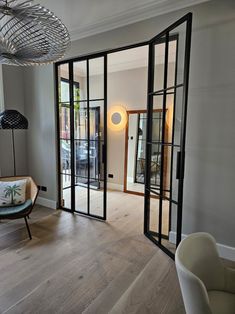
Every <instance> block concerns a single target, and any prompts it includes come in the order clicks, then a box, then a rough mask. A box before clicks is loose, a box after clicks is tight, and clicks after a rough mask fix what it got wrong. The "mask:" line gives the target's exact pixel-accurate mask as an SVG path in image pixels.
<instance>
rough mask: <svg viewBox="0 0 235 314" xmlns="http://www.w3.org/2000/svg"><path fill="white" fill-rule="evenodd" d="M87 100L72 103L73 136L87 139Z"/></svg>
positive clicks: (78, 138)
mask: <svg viewBox="0 0 235 314" xmlns="http://www.w3.org/2000/svg"><path fill="white" fill-rule="evenodd" d="M87 132H88V128H87V102H75V103H74V138H75V139H77V140H87V138H88V134H87Z"/></svg>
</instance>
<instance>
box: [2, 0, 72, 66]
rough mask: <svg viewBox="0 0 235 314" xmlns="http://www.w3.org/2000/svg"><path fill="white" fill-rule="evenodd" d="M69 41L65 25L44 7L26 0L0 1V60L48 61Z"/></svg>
mask: <svg viewBox="0 0 235 314" xmlns="http://www.w3.org/2000/svg"><path fill="white" fill-rule="evenodd" d="M69 44H70V36H69V33H68V30H67V28H66V26H65V25H64V24H63V23H62V22H61V21H60V19H59V18H58V17H56V16H55V15H54V14H53V13H52V12H50V11H49V10H48V9H46V8H44V7H43V6H41V5H40V4H34V2H33V1H30V0H8V1H7V0H6V1H5V0H0V63H4V64H10V65H21V66H26V65H36V64H47V63H51V62H54V61H56V60H59V59H60V58H62V57H63V56H64V54H65V52H66V49H67V48H68V46H69Z"/></svg>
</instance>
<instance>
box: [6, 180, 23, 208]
mask: <svg viewBox="0 0 235 314" xmlns="http://www.w3.org/2000/svg"><path fill="white" fill-rule="evenodd" d="M20 191H21V188H20V186H19V185H16V184H14V185H12V186H10V185H8V186H7V187H6V188H5V190H4V193H5V197H10V198H11V204H14V197H15V196H16V195H20Z"/></svg>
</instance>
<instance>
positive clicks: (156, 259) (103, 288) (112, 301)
mask: <svg viewBox="0 0 235 314" xmlns="http://www.w3.org/2000/svg"><path fill="white" fill-rule="evenodd" d="M29 223H30V228H31V231H32V235H33V239H32V240H31V241H30V240H28V236H27V231H26V228H25V225H24V221H23V220H22V221H20V220H18V221H7V222H4V221H2V222H1V223H0V313H2V314H3V313H24V314H25V313H34V314H35V313H40V314H41V313H43V314H47V313H48V314H49V313H50V314H53V313H97V314H103V313H104V314H105V313H112V312H113V313H118V312H119V308H121V304H126V306H124V307H123V306H122V309H121V310H120V313H141V314H145V313H157V314H158V313H159V314H160V313H169V314H170V313H184V309H183V304H182V298H181V294H180V290H179V285H178V281H177V277H176V272H175V266H174V262H173V261H172V260H171V259H170V258H169V257H168V256H166V255H165V254H164V253H162V252H161V251H160V250H159V249H158V248H157V247H155V246H154V245H153V244H152V243H151V242H150V241H149V240H148V239H147V238H145V236H144V235H143V234H142V230H143V198H142V197H140V196H135V195H128V194H124V193H121V192H114V191H113V192H109V195H108V222H106V223H105V222H100V221H97V220H91V219H89V218H86V217H82V216H79V215H72V214H70V213H66V212H64V211H60V210H58V211H53V210H52V209H48V208H45V207H42V206H36V207H35V210H34V212H33V213H32V215H31V218H30V222H29ZM150 271H151V272H152V273H151V274H150ZM141 283H142V284H141ZM133 286H134V288H133ZM140 287H141V289H144V290H145V291H146V293H143V294H141V293H140V291H141V289H140ZM130 289H131V291H132V290H133V291H134V294H131V296H132V297H131V298H132V299H131V301H130V297H129V296H130V293H129V291H130ZM147 291H148V292H147ZM133 295H134V296H135V295H136V298H135V297H133ZM133 298H134V299H133ZM130 302H131V304H132V305H130ZM133 304H134V306H133ZM149 304H150V305H149Z"/></svg>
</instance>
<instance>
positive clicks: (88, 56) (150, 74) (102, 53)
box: [54, 13, 192, 258]
mask: <svg viewBox="0 0 235 314" xmlns="http://www.w3.org/2000/svg"><path fill="white" fill-rule="evenodd" d="M185 22H186V23H187V34H186V47H187V49H186V54H185V68H184V84H179V85H177V84H176V85H175V86H172V87H170V88H164V89H162V90H160V91H158V93H159V94H160V93H161V94H162V95H163V96H164V95H165V96H164V97H166V94H174V93H175V92H176V90H177V88H179V87H182V88H183V95H184V97H183V106H184V108H185V110H184V115H183V117H182V118H183V123H182V132H181V135H182V136H181V143H180V151H181V154H180V155H179V164H178V166H179V171H178V173H179V193H178V194H179V195H178V202H174V201H173V200H171V195H170V198H169V200H171V201H172V203H175V204H178V208H179V210H178V217H177V220H178V224H177V245H178V244H179V242H180V240H181V229H182V205H183V180H184V159H185V132H186V117H187V98H188V79H189V63H190V45H191V28H192V13H188V14H186V15H185V16H183V17H182V18H181V19H179V20H178V21H176V22H175V23H173V24H172V25H171V26H169V27H168V28H167V29H165V30H164V31H162V32H161V33H159V34H158V35H157V36H155V37H154V38H152V39H151V40H150V41H145V42H140V43H137V44H132V45H127V46H122V47H119V48H114V49H107V50H104V51H100V52H95V53H91V54H86V55H82V56H80V57H76V58H71V59H64V60H62V61H59V62H57V63H55V67H54V72H55V84H56V88H55V99H56V104H55V105H56V112H57V119H56V124H57V163H58V204H60V200H61V176H60V162H61V160H60V157H61V156H60V135H59V134H60V133H59V132H60V129H59V106H58V104H59V95H58V88H57V86H58V83H59V82H58V67H59V66H60V65H62V64H69V71H70V77H69V80H70V82H73V63H74V62H77V61H84V60H89V59H94V58H98V57H104V61H105V62H104V70H105V73H106V75H105V82H104V95H105V97H104V98H105V102H104V107H105V111H106V114H105V115H104V126H105V129H104V144H105V145H104V155H103V162H104V215H103V217H99V216H95V215H92V214H85V213H83V212H78V213H79V214H82V215H86V216H90V217H92V218H98V219H103V220H106V218H107V213H106V204H107V198H106V191H107V56H108V54H111V53H115V52H119V51H123V50H128V49H132V48H137V47H142V46H149V56H148V58H149V65H150V64H153V62H154V54H153V46H154V43H156V42H158V43H162V42H165V39H164V38H163V36H164V35H166V34H168V35H167V41H168V43H169V41H171V40H175V39H178V35H177V34H175V35H169V33H170V31H173V30H174V28H176V27H178V26H179V25H181V24H182V23H185ZM168 43H167V46H168ZM177 45H178V43H177ZM176 52H178V49H177V50H176ZM88 70H89V69H88ZM165 71H166V69H165ZM153 75H154V73H153V67H152V68H150V66H149V69H148V90H149V91H152V90H153V89H152V88H151V87H152V84H153ZM70 85H71V86H72V84H70ZM153 95H154V93H151V92H150V93H149V94H148V99H147V103H148V106H147V113H148V118H147V134H146V135H147V139H149V136H150V133H151V123H150V122H151V121H150V119H151V112H150V111H151V110H150V109H151V106H152V97H153ZM72 104H73V93H70V108H71V110H72V106H71V105H72ZM71 113H72V112H71ZM72 117H73V113H72V116H71V118H72ZM72 120H73V119H72ZM71 142H73V141H71ZM162 145H163V146H164V145H167V146H171V144H170V143H162ZM72 146H73V147H72ZM72 146H71V153H72V156H71V159H72V163H73V165H74V145H72ZM88 155H89V154H88ZM150 156H151V151H150V145H148V140H146V169H145V182H146V185H145V203H144V207H145V208H144V234H145V235H146V236H147V237H148V238H149V239H150V240H151V241H153V242H154V243H155V244H157V245H158V246H159V247H160V248H161V249H162V250H163V251H164V252H166V253H167V254H168V255H169V256H171V257H172V258H174V254H172V253H171V252H170V251H169V250H168V249H167V248H165V247H164V246H163V245H162V244H161V241H160V243H159V241H157V240H156V239H155V238H154V237H153V236H152V234H150V233H149V215H150V211H149V206H150V192H151V191H150V186H149V185H148V182H149V179H150V177H149V171H148V169H147V168H148V165H149V164H150V160H149V158H151V157H150ZM73 170H74V169H73ZM72 177H73V175H72ZM171 181H172V179H171ZM72 185H73V186H74V185H75V182H72ZM160 192H161V191H160ZM71 194H72V198H71V201H72V205H71V209H68V208H65V207H63V206H62V209H64V210H66V211H69V212H75V203H74V200H75V191H74V188H72V193H71ZM155 194H156V195H158V196H161V195H160V193H158V192H156V191H155ZM164 198H166V197H164ZM60 205H61V204H60ZM160 236H161V237H162V238H164V235H160Z"/></svg>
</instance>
